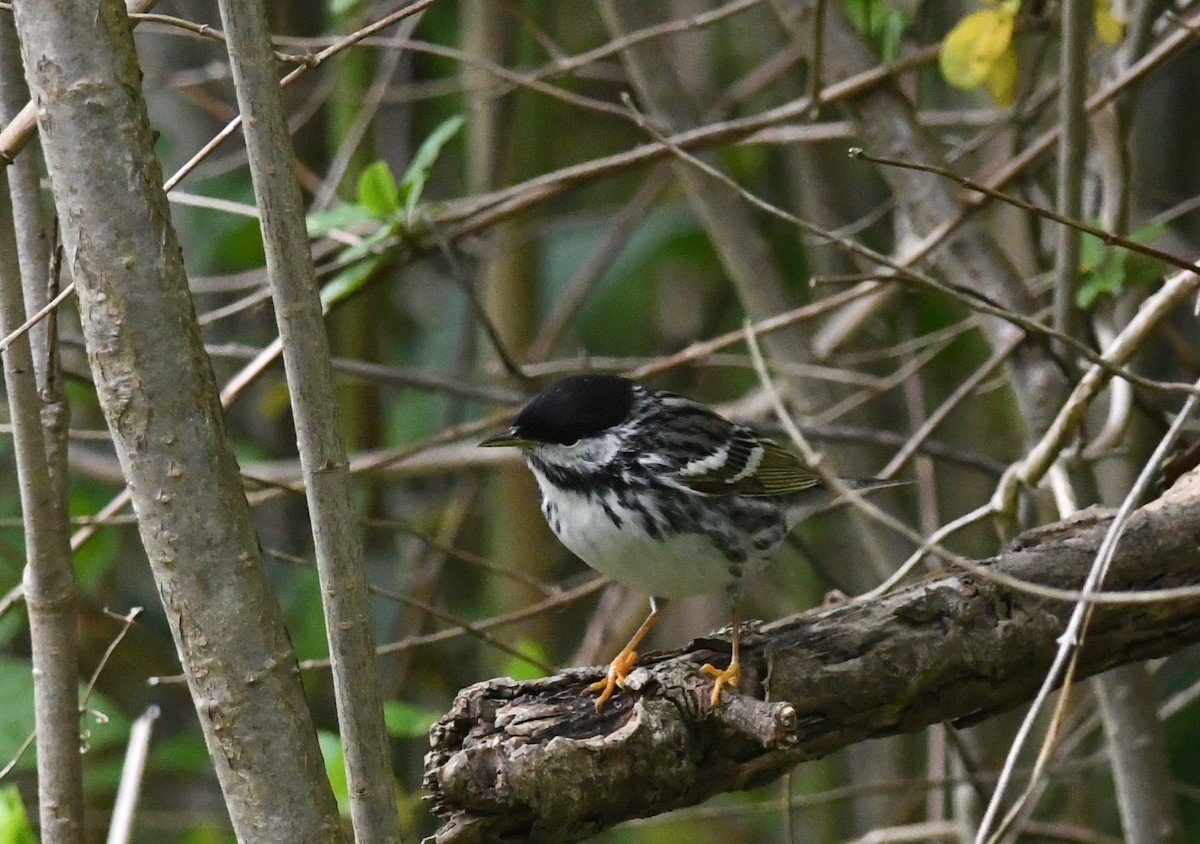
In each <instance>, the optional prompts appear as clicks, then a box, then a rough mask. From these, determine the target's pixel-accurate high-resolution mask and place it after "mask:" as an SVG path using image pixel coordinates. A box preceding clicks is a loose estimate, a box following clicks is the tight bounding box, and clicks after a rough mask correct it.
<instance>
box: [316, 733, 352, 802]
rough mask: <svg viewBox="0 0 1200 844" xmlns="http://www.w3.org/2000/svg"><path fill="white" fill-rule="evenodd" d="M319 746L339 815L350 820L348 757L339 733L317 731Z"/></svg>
mask: <svg viewBox="0 0 1200 844" xmlns="http://www.w3.org/2000/svg"><path fill="white" fill-rule="evenodd" d="M317 744H319V745H320V746H321V756H322V757H324V759H325V776H327V777H328V778H329V786H330V788H332V789H333V796H334V797H335V798H336V799H337V804H338V813H339V814H341V816H342V817H343V818H348V817H350V785H349V784H348V783H347V781H346V757H345V756H343V755H342V740H341V738H340V737H339V736H338V734H337V733H331V732H329V731H328V730H317Z"/></svg>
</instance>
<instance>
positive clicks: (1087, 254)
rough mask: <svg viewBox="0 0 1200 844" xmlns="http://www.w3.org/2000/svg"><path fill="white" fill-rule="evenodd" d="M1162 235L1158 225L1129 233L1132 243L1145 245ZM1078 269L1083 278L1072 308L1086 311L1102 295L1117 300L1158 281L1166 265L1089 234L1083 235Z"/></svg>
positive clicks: (1156, 259) (1152, 257) (1158, 260)
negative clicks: (1122, 294) (1124, 294)
mask: <svg viewBox="0 0 1200 844" xmlns="http://www.w3.org/2000/svg"><path fill="white" fill-rule="evenodd" d="M1162 232H1163V226H1161V225H1155V224H1151V225H1146V226H1142V227H1141V228H1140V229H1136V230H1134V231H1133V232H1130V234H1129V239H1130V240H1132V241H1134V242H1135V243H1147V242H1149V241H1151V240H1153V239H1154V238H1156V237H1158V236H1159V235H1160V234H1162ZM1079 268H1080V271H1081V272H1082V273H1083V278H1082V279H1081V281H1080V284H1079V290H1078V291H1077V292H1076V294H1075V304H1076V305H1078V306H1079V307H1080V308H1083V309H1084V310H1087V309H1089V308H1091V307H1092V306H1093V305H1095V304H1096V300H1097V299H1099V298H1100V297H1101V296H1103V295H1104V294H1106V293H1107V294H1108V295H1110V296H1119V295H1121V293H1123V292H1124V291H1125V290H1127V289H1128V288H1130V287H1133V286H1136V285H1139V284H1152V283H1153V282H1155V281H1157V280H1158V279H1160V278H1162V274H1163V273H1164V272H1165V271H1166V269H1167V265H1166V263H1165V262H1164V261H1162V260H1160V259H1158V258H1155V257H1154V256H1152V255H1143V254H1142V253H1140V252H1133V251H1131V250H1129V249H1127V248H1126V247H1124V246H1110V245H1108V244H1107V243H1105V242H1104V241H1103V240H1101V239H1100V238H1099V237H1096V236H1095V235H1092V234H1084V236H1083V242H1082V244H1081V249H1080V260H1079Z"/></svg>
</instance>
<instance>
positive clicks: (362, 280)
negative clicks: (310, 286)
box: [321, 255, 384, 308]
mask: <svg viewBox="0 0 1200 844" xmlns="http://www.w3.org/2000/svg"><path fill="white" fill-rule="evenodd" d="M383 261H384V256H383V255H368V256H367V257H365V258H361V259H360V260H357V261H354V262H353V263H351V264H350V265H349V266H347V267H346V268H345V269H342V270H339V271H338V273H337V275H335V276H334V277H333V278H331V279H330V280H329V282H328V283H327V284H326V285H324V286H323V287H322V288H321V304H322V305H324V306H325V307H326V308H328V307H331V306H332V305H334V304H335V303H337V302H340V301H342V300H343V299H345V298H346V297H347V296H350V295H351V294H353V293H355V292H356V291H357V290H358V289H359V288H360V287H362V286H363V285H364V284H366V283H367V279H369V278H370V277H371V276H372V275H374V274H375V271H376V270H378V269H379V267H380V266H382V264H383Z"/></svg>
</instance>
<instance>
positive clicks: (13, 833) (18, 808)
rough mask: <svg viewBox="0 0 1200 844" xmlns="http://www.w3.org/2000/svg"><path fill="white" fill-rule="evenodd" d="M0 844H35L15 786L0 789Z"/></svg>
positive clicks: (19, 794)
mask: <svg viewBox="0 0 1200 844" xmlns="http://www.w3.org/2000/svg"><path fill="white" fill-rule="evenodd" d="M0 844H37V836H35V835H34V834H33V827H32V826H31V825H30V823H29V816H28V815H27V814H25V804H24V802H22V800H21V792H20V790H19V789H18V788H17V787H16V786H15V785H10V786H8V787H7V788H4V789H0Z"/></svg>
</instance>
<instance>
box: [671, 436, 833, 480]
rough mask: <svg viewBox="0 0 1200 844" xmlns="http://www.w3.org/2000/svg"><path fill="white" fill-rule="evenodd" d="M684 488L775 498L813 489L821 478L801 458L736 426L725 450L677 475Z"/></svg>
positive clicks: (685, 467)
mask: <svg viewBox="0 0 1200 844" xmlns="http://www.w3.org/2000/svg"><path fill="white" fill-rule="evenodd" d="M676 479H677V480H678V481H679V482H680V483H682V484H683V485H684V486H686V487H688V488H690V489H693V490H695V491H696V492H703V493H706V494H709V495H731V494H737V495H748V496H764V497H771V496H776V495H790V494H792V493H796V492H801V491H802V490H806V489H811V488H812V487H814V486H817V485H818V484H820V483H821V478H820V476H819V475H817V473H816V472H814V471H813V470H812V469H810V468H808V466H806V465H805V464H804V461H802V460H801V459H800V458H799V457H797V456H796V455H794V454H792V452H790V451H788V450H787V449H785V448H783V447H782V446H780V445H778V444H777V443H774V442H772V441H771V440H768V439H763V438H762V437H759V436H756V435H755V434H753V433H752V432H751V431H750V430H749V429H746V428H742V427H741V426H740V425H738V426H734V430H733V431H731V436H730V437H729V439H728V440H727V441H726V444H725V446H724V447H723V448H720V449H718V450H717V451H714V452H713V453H712V455H711V456H710V458H709V459H708V460H698V461H692V462H691V463H689V464H688V465H687V466H684V467H683V468H682V469H680V470H679V471H678V472H677V473H676Z"/></svg>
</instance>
